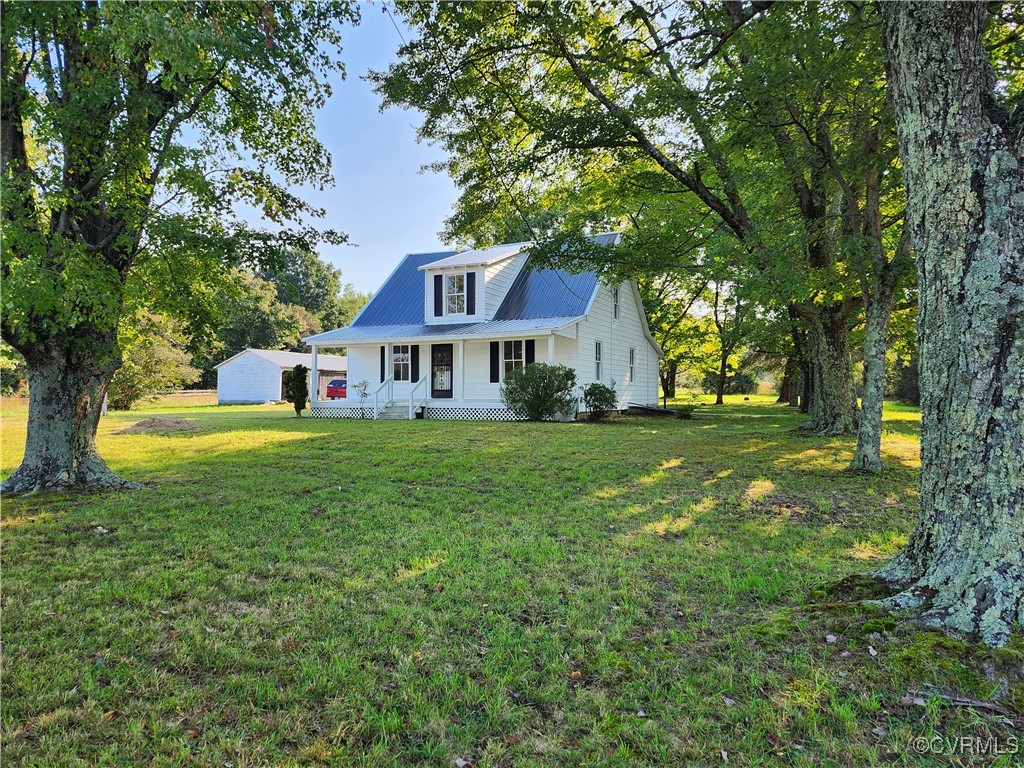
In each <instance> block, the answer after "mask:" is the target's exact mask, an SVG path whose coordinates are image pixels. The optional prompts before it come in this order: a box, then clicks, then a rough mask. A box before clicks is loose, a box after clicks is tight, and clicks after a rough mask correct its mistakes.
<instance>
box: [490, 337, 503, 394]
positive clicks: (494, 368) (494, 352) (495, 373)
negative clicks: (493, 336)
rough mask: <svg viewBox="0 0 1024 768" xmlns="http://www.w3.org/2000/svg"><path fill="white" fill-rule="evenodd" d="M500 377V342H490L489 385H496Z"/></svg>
mask: <svg viewBox="0 0 1024 768" xmlns="http://www.w3.org/2000/svg"><path fill="white" fill-rule="evenodd" d="M500 376H501V342H500V341H492V342H491V383H492V384H497V383H498V380H499V377H500Z"/></svg>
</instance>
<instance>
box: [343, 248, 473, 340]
mask: <svg viewBox="0 0 1024 768" xmlns="http://www.w3.org/2000/svg"><path fill="white" fill-rule="evenodd" d="M455 253H457V251H442V252H440V253H410V254H409V255H408V256H406V257H405V258H404V259H403V260H402V263H401V264H399V265H398V267H396V268H395V271H394V272H392V273H391V277H389V278H388V279H387V280H386V281H385V282H384V285H382V286H381V287H380V290H379V291H377V293H375V294H374V295H373V298H372V299H370V303H369V304H367V305H366V307H364V308H363V311H362V312H360V313H359V316H358V317H357V318H356V319H355V320H353V321H352V324H351V327H355V328H358V327H360V326H369V325H415V324H417V323H422V322H423V273H422V272H420V271H419V268H420V267H421V266H423V265H424V264H430V263H431V262H434V261H437V260H438V259H443V258H445V257H447V256H453V255H454V254H455Z"/></svg>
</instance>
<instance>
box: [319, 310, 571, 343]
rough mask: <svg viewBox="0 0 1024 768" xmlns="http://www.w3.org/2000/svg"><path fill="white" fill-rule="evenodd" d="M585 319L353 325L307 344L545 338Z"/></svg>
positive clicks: (324, 334)
mask: <svg viewBox="0 0 1024 768" xmlns="http://www.w3.org/2000/svg"><path fill="white" fill-rule="evenodd" d="M585 317H586V316H585V315H575V316H573V317H542V318H534V319H515V320H489V321H487V322H484V323H460V324H458V325H424V324H423V323H419V324H408V325H371V326H366V325H350V326H348V327H347V328H337V329H335V330H333V331H326V332H325V333H319V334H317V335H316V336H310V337H308V338H306V339H304V341H305V342H306V343H307V344H310V345H312V346H317V347H334V346H346V345H348V344H374V343H380V342H396V341H435V340H437V341H443V340H446V339H468V338H491V339H500V338H508V337H517V336H545V335H547V334H549V333H551V332H553V331H557V330H560V329H562V328H565V327H567V326H569V325H572V324H573V323H575V322H578V321H580V320H583V319H584V318H585Z"/></svg>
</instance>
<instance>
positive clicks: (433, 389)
mask: <svg viewBox="0 0 1024 768" xmlns="http://www.w3.org/2000/svg"><path fill="white" fill-rule="evenodd" d="M454 349H455V348H454V345H452V344H431V345H430V396H431V397H451V396H452V377H453V375H454V370H455V366H454V364H453V363H454V358H455V352H454Z"/></svg>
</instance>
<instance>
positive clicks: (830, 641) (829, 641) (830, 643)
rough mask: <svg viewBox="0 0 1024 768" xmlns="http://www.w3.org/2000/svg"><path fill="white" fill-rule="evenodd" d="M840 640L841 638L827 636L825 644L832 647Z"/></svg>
mask: <svg viewBox="0 0 1024 768" xmlns="http://www.w3.org/2000/svg"><path fill="white" fill-rule="evenodd" d="M838 639H839V638H838V637H836V636H835V635H825V642H826V643H828V644H829V645H832V643H834V642H835V641H836V640H838Z"/></svg>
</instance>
